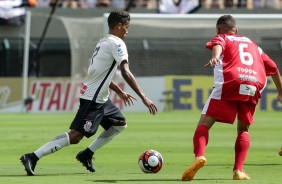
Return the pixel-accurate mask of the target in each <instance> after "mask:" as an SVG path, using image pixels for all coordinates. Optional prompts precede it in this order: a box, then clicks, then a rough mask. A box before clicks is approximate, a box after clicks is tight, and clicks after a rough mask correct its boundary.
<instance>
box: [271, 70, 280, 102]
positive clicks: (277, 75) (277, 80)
mask: <svg viewBox="0 0 282 184" xmlns="http://www.w3.org/2000/svg"><path fill="white" fill-rule="evenodd" d="M271 78H272V80H273V82H274V84H275V86H276V89H277V92H278V96H277V100H278V101H279V102H280V103H281V104H282V80H281V76H280V72H279V71H278V72H276V73H275V74H273V75H271Z"/></svg>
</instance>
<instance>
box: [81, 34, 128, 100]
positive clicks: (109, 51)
mask: <svg viewBox="0 0 282 184" xmlns="http://www.w3.org/2000/svg"><path fill="white" fill-rule="evenodd" d="M123 60H126V61H127V62H128V53H127V48H126V45H125V43H124V41H123V40H122V39H120V38H119V37H116V36H114V35H111V34H108V35H107V36H105V37H104V38H102V39H101V40H100V41H99V42H98V44H97V45H96V48H95V51H94V53H93V55H92V58H91V61H90V65H89V68H88V74H87V77H86V79H85V80H84V82H83V83H82V85H81V90H80V98H82V99H86V100H92V101H94V102H96V103H105V102H106V101H107V100H108V98H109V85H110V83H111V81H112V78H113V76H114V74H115V72H116V70H117V67H118V65H120V63H121V62H122V61H123Z"/></svg>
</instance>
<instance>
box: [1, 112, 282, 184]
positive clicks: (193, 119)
mask: <svg viewBox="0 0 282 184" xmlns="http://www.w3.org/2000/svg"><path fill="white" fill-rule="evenodd" d="M125 116H126V118H127V121H128V128H127V130H126V131H124V132H123V133H121V134H120V135H118V136H117V137H116V138H115V140H113V141H112V142H110V143H109V144H108V145H106V146H105V147H103V148H102V149H100V150H98V151H97V152H96V153H95V158H96V159H95V160H94V165H95V167H96V170H97V171H96V172H95V173H89V172H88V171H86V170H85V168H84V167H82V166H81V164H80V163H79V162H78V161H77V160H76V159H75V156H76V154H77V153H78V152H79V151H80V150H82V149H84V148H85V147H87V146H88V145H89V144H90V143H91V142H92V140H93V139H94V138H95V137H96V136H97V135H98V134H99V133H100V131H101V129H102V128H101V127H100V128H99V130H98V132H97V134H96V135H95V136H93V137H92V138H89V139H86V138H85V139H83V140H82V141H81V142H80V143H79V144H77V145H71V146H69V147H66V148H63V149H62V150H60V151H59V152H56V153H54V154H52V155H48V156H46V157H44V158H42V159H41V160H40V161H39V162H38V163H37V166H36V170H35V172H36V176H34V177H27V176H26V175H25V171H24V169H23V166H22V165H21V163H20V160H19V158H20V156H21V155H22V154H23V153H27V152H32V151H34V150H36V149H37V148H39V147H40V146H41V145H43V144H45V143H46V142H48V141H49V140H51V139H53V138H54V137H56V136H57V135H59V134H61V133H63V132H65V131H68V127H69V124H70V122H71V121H72V119H73V117H74V114H73V113H68V114H67V113H66V114H0V136H1V139H0V149H1V151H0V183H1V184H13V183H17V184H18V183H20V184H34V183H40V184H47V183H48V184H49V183H54V184H61V183H65V184H84V183H89V184H91V183H128V184H139V183H142V184H143V183H145V184H146V183H148V184H149V183H157V184H158V183H159V184H168V183H182V181H181V175H182V173H183V171H184V170H185V169H186V167H187V166H188V165H189V164H190V163H191V162H192V160H193V148H192V137H193V133H194V129H195V127H196V124H197V122H198V118H199V116H200V112H190V111H181V112H177V111H176V112H162V113H159V114H157V115H156V116H152V115H150V114H149V113H125ZM250 135H251V147H250V150H249V154H248V158H247V160H246V163H245V168H244V169H245V170H246V171H247V172H248V173H250V177H251V180H250V181H233V180H232V167H233V160H234V151H233V149H234V141H235V139H236V125H227V124H220V123H217V124H215V125H214V127H213V128H212V129H211V131H210V140H209V145H208V147H207V150H206V158H207V165H206V167H204V168H202V169H201V170H200V171H199V172H198V173H197V175H196V176H195V178H194V180H193V181H191V182H193V183H195V184H197V183H201V184H203V183H206V184H211V183H224V184H225V183H227V184H229V183H253V184H281V183H282V157H281V156H279V155H278V150H279V148H280V147H281V146H282V115H281V113H279V112H257V113H256V115H255V124H254V125H253V126H251V128H250ZM146 149H155V150H157V151H159V152H160V153H161V154H162V155H163V157H164V165H163V168H162V170H161V171H160V172H159V173H157V174H145V173H142V171H141V170H140V169H139V166H138V164H137V160H138V157H139V155H140V154H141V153H142V152H143V151H144V150H146Z"/></svg>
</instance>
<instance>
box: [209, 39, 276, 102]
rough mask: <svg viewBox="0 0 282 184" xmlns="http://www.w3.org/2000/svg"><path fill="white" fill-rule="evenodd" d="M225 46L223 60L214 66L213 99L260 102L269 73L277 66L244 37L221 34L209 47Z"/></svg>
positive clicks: (273, 71)
mask: <svg viewBox="0 0 282 184" xmlns="http://www.w3.org/2000/svg"><path fill="white" fill-rule="evenodd" d="M214 45H221V46H222V54H221V56H220V59H219V60H220V63H219V64H218V65H217V66H215V68H214V89H213V91H212V94H211V98H214V99H222V100H239V101H248V102H252V103H255V104H256V103H257V102H258V100H259V99H260V98H261V92H262V91H263V89H264V88H265V86H266V84H267V76H269V75H272V74H275V73H276V72H277V71H278V68H277V66H276V64H275V63H274V61H273V60H272V59H270V58H269V57H268V56H267V55H266V54H265V53H264V52H263V50H262V49H261V48H260V47H258V46H257V44H256V43H254V42H253V41H252V40H250V39H249V38H247V37H245V36H239V35H233V34H232V35H231V34H219V35H217V36H215V37H214V38H213V39H212V40H211V41H210V42H207V44H206V48H208V49H210V50H212V47H213V46H214Z"/></svg>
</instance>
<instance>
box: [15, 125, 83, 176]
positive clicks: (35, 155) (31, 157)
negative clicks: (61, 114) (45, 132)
mask: <svg viewBox="0 0 282 184" xmlns="http://www.w3.org/2000/svg"><path fill="white" fill-rule="evenodd" d="M82 137H83V135H82V134H81V133H80V132H77V131H75V130H71V131H70V132H69V133H67V132H65V133H63V134H61V135H59V136H57V137H55V138H54V139H53V140H51V141H49V142H48V143H46V144H44V145H43V146H41V147H40V148H38V149H37V150H36V151H34V152H32V153H27V154H24V155H22V156H21V158H20V160H21V162H22V164H23V165H24V167H25V170H26V172H27V175H28V176H33V175H34V174H35V173H34V169H35V166H36V164H37V161H38V160H39V159H40V158H42V157H43V156H46V155H49V154H51V153H54V152H56V151H59V150H60V149H61V148H63V147H66V146H68V145H70V144H76V143H78V142H79V140H80V139H82Z"/></svg>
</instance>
